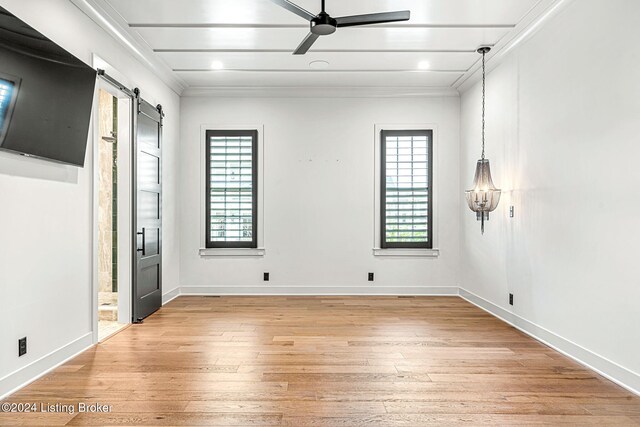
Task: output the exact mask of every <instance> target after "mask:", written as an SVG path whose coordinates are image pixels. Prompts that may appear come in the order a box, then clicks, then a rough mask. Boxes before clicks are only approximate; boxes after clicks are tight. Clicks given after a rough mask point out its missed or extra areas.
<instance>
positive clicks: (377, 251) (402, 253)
mask: <svg viewBox="0 0 640 427" xmlns="http://www.w3.org/2000/svg"><path fill="white" fill-rule="evenodd" d="M373 256H390V257H426V258H437V257H439V256H440V249H382V248H373Z"/></svg>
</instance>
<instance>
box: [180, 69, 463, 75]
mask: <svg viewBox="0 0 640 427" xmlns="http://www.w3.org/2000/svg"><path fill="white" fill-rule="evenodd" d="M173 71H174V72H176V73H226V72H242V73H452V74H464V73H466V72H467V71H468V70H415V69H398V70H372V69H366V70H353V69H347V70H335V69H333V70H314V69H297V70H295V69H290V68H286V69H285V68H282V69H275V68H268V69H264V68H258V69H251V68H225V69H222V70H213V69H211V68H174V69H173Z"/></svg>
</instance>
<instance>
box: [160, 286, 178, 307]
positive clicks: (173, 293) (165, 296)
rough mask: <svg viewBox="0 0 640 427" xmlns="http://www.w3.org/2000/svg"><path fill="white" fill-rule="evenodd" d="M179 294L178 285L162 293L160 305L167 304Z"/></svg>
mask: <svg viewBox="0 0 640 427" xmlns="http://www.w3.org/2000/svg"><path fill="white" fill-rule="evenodd" d="M179 296H180V286H178V287H176V288H174V289H172V290H170V291H169V292H165V293H164V294H162V305H165V304H168V303H170V302H171V301H173V300H174V299H176V298H178V297H179Z"/></svg>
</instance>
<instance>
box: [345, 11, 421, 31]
mask: <svg viewBox="0 0 640 427" xmlns="http://www.w3.org/2000/svg"><path fill="white" fill-rule="evenodd" d="M410 18H411V11H409V10H402V11H398V12H383V13H369V14H367V15H353V16H341V17H340V18H336V21H337V22H338V27H354V26H356V25H370V24H383V23H385V22H398V21H408V20H409V19H410Z"/></svg>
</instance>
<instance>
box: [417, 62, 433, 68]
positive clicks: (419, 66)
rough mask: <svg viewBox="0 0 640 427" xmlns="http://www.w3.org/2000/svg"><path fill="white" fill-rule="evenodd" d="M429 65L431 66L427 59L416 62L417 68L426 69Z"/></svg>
mask: <svg viewBox="0 0 640 427" xmlns="http://www.w3.org/2000/svg"><path fill="white" fill-rule="evenodd" d="M430 67H431V64H429V62H428V61H420V62H419V63H418V69H419V70H428V69H429V68H430Z"/></svg>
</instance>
